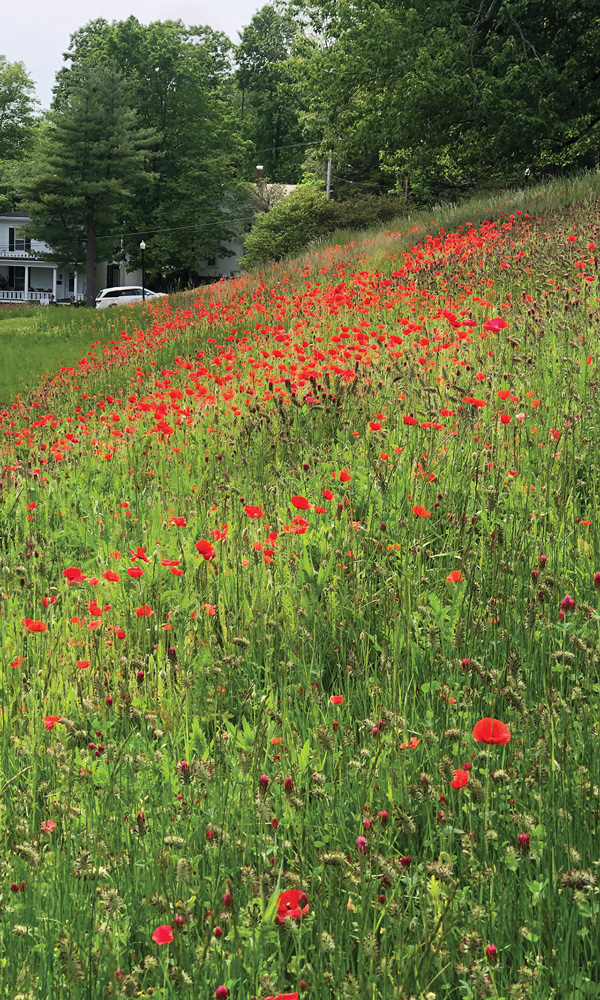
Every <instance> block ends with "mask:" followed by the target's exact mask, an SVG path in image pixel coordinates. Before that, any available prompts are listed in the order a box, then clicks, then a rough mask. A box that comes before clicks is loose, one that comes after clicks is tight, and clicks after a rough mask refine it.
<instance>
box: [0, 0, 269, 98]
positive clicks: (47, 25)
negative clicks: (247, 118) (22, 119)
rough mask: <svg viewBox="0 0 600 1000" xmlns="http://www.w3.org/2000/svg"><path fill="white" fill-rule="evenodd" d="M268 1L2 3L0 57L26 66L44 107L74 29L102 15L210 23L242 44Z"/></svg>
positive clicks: (44, 0)
mask: <svg viewBox="0 0 600 1000" xmlns="http://www.w3.org/2000/svg"><path fill="white" fill-rule="evenodd" d="M265 2H266V0H221V2H220V3H215V2H214V0H213V2H208V0H196V2H193V0H83V2H81V3H75V2H74V0H28V2H27V3H24V4H23V5H22V6H21V4H20V3H16V2H15V0H1V4H0V6H1V9H2V15H1V17H0V55H4V56H6V58H7V59H8V61H9V62H23V63H25V66H26V68H27V71H28V72H29V75H30V76H31V77H32V78H33V80H34V82H35V85H36V89H37V96H38V98H39V99H40V101H41V104H42V107H43V108H46V107H48V105H49V104H50V100H51V97H52V86H53V84H54V75H55V73H56V72H57V70H59V69H60V67H61V66H62V64H63V58H62V56H63V52H65V51H66V50H67V47H68V44H69V38H70V36H71V34H72V32H73V31H76V29H77V28H80V27H81V26H82V25H83V24H87V22H88V21H91V20H93V19H94V18H97V17H103V18H104V19H105V20H106V21H124V20H125V19H126V18H128V17H129V16H130V15H133V16H134V17H137V19H138V21H142V22H143V23H144V24H148V23H149V22H150V21H166V20H172V21H176V20H181V21H183V22H184V24H194V25H198V24H208V25H210V27H211V28H215V29H217V30H218V31H224V32H225V33H226V34H227V35H229V37H230V38H231V39H232V41H234V42H237V40H238V31H240V29H241V28H243V27H244V25H246V24H248V22H249V21H250V19H251V17H252V15H253V14H254V12H255V11H257V10H259V8H260V7H262V6H264V3H265Z"/></svg>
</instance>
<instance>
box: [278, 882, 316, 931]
mask: <svg viewBox="0 0 600 1000" xmlns="http://www.w3.org/2000/svg"><path fill="white" fill-rule="evenodd" d="M308 909H309V906H308V899H307V896H306V893H305V892H300V889H288V890H287V891H286V892H281V893H280V894H279V896H278V897H277V915H276V917H275V923H276V924H283V923H284V921H285V920H287V919H288V918H289V919H290V920H300V919H301V918H302V916H303V914H305V913H308Z"/></svg>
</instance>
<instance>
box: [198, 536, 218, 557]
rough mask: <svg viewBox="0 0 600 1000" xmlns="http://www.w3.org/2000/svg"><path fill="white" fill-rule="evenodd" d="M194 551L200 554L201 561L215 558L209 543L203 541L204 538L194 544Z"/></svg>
mask: <svg viewBox="0 0 600 1000" xmlns="http://www.w3.org/2000/svg"><path fill="white" fill-rule="evenodd" d="M196 549H197V551H198V552H199V553H200V555H201V556H202V558H203V559H206V560H208V559H214V558H215V550H214V547H213V545H212V544H211V543H210V542H207V541H205V539H204V538H201V539H200V541H199V542H196Z"/></svg>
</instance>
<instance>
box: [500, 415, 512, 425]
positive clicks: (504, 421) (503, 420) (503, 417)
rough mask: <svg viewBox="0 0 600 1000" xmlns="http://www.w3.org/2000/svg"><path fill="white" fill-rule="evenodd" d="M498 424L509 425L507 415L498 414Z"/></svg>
mask: <svg viewBox="0 0 600 1000" xmlns="http://www.w3.org/2000/svg"><path fill="white" fill-rule="evenodd" d="M500 423H501V424H510V417H509V415H508V413H501V414H500Z"/></svg>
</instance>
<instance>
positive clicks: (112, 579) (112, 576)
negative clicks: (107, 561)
mask: <svg viewBox="0 0 600 1000" xmlns="http://www.w3.org/2000/svg"><path fill="white" fill-rule="evenodd" d="M102 576H103V577H104V579H105V580H107V581H108V583H118V582H119V580H120V579H121V577H120V576H119V574H118V573H115V572H114V570H112V569H107V570H106V572H105V573H103V574H102Z"/></svg>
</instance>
